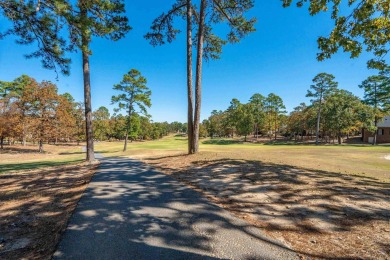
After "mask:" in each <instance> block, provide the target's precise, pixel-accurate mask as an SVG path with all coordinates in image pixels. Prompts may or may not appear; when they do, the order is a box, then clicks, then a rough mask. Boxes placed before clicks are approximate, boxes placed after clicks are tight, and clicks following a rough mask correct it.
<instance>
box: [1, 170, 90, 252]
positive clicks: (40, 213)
mask: <svg viewBox="0 0 390 260" xmlns="http://www.w3.org/2000/svg"><path fill="white" fill-rule="evenodd" d="M95 168H96V166H89V165H86V164H78V165H72V166H63V167H51V168H45V169H41V170H33V171H24V172H18V173H15V172H14V173H9V174H2V175H0V234H1V235H0V258H1V259H50V258H51V256H52V254H53V253H54V250H55V247H56V245H57V243H58V240H59V238H60V236H61V234H62V232H63V231H64V229H65V228H66V224H67V221H68V218H69V217H70V216H71V214H72V212H73V210H74V209H75V207H76V205H77V202H78V200H79V199H80V197H81V195H82V194H83V192H84V190H85V188H86V187H87V184H88V183H89V181H90V179H91V177H92V175H93V173H94V170H95Z"/></svg>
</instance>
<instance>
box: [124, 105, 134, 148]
mask: <svg viewBox="0 0 390 260" xmlns="http://www.w3.org/2000/svg"><path fill="white" fill-rule="evenodd" d="M131 113H132V112H131V108H129V121H128V123H127V126H126V135H125V145H124V146H123V151H124V152H125V151H126V150H127V140H128V139H129V131H130V127H131Z"/></svg>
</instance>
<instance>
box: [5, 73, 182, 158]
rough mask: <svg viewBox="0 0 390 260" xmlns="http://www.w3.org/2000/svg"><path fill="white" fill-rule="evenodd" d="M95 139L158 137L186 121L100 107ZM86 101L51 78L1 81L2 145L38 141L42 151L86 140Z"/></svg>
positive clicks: (179, 128) (95, 113) (95, 116)
mask: <svg viewBox="0 0 390 260" xmlns="http://www.w3.org/2000/svg"><path fill="white" fill-rule="evenodd" d="M92 120H93V122H94V125H95V131H94V136H93V139H94V140H100V141H105V140H124V139H125V137H126V133H127V135H128V136H129V139H130V140H150V139H158V138H161V137H163V136H166V135H168V134H169V133H183V132H185V129H186V128H187V125H186V124H182V123H179V122H173V123H171V124H169V123H167V122H163V123H158V122H153V121H152V120H151V119H150V116H148V115H147V116H141V115H139V114H137V113H132V114H131V117H130V121H131V127H130V128H128V124H127V122H128V121H129V116H128V115H127V116H124V115H122V114H118V113H115V114H114V115H112V116H111V115H110V112H109V110H108V109H107V108H105V107H100V108H98V109H97V110H95V111H93V113H92ZM85 141H86V135H85V112H84V104H83V103H82V102H76V101H75V100H74V98H73V97H72V95H71V94H69V93H64V94H59V93H58V89H57V86H56V85H55V84H53V83H52V82H49V81H42V82H38V81H36V80H35V79H33V78H31V77H29V76H27V75H22V76H20V77H18V78H16V79H15V80H13V81H11V82H5V81H0V148H1V149H3V148H4V144H5V143H8V144H11V143H15V142H20V143H21V144H23V145H26V144H27V142H33V143H36V144H37V145H38V147H39V152H43V144H44V143H54V144H56V143H58V142H77V143H80V142H85Z"/></svg>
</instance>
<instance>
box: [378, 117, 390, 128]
mask: <svg viewBox="0 0 390 260" xmlns="http://www.w3.org/2000/svg"><path fill="white" fill-rule="evenodd" d="M377 126H378V127H390V116H385V117H384V118H383V119H382V121H380V122H378V124H377Z"/></svg>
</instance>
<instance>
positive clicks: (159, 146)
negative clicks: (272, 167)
mask: <svg viewBox="0 0 390 260" xmlns="http://www.w3.org/2000/svg"><path fill="white" fill-rule="evenodd" d="M186 147H187V140H186V138H183V137H173V136H169V137H165V138H163V139H161V140H157V141H149V142H135V143H131V144H130V145H129V148H128V151H127V152H122V149H123V143H119V142H115V143H109V142H102V143H98V144H97V145H96V151H97V152H99V151H100V152H103V154H104V155H105V156H133V157H138V158H152V157H163V156H170V155H178V154H185V153H186ZM200 150H201V153H200V154H199V155H197V156H198V158H199V160H211V159H222V158H229V159H242V160H255V161H263V162H271V163H276V164H283V165H291V166H297V167H302V168H308V169H316V170H325V171H330V172H338V173H347V174H359V175H365V176H368V177H374V178H379V179H382V180H389V179H390V160H386V159H385V158H384V157H385V156H386V155H390V147H388V146H371V145H326V146H324V145H322V146H315V145H291V144H284V145H265V144H254V143H240V142H232V141H231V140H224V139H221V140H215V139H214V140H210V139H204V140H202V144H201V146H200Z"/></svg>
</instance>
